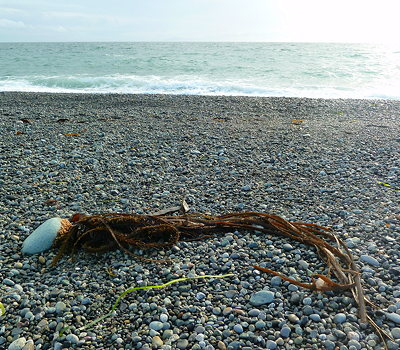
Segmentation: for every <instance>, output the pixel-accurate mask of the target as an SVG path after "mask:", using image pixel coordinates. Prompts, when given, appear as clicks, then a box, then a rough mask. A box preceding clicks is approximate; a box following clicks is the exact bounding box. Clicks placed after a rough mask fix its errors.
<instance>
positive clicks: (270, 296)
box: [250, 290, 275, 306]
mask: <svg viewBox="0 0 400 350" xmlns="http://www.w3.org/2000/svg"><path fill="white" fill-rule="evenodd" d="M274 295H275V294H274V293H273V292H270V291H267V290H261V291H259V292H256V293H254V294H253V295H252V296H251V297H250V304H252V305H254V306H260V305H264V304H269V303H272V301H273V300H274Z"/></svg>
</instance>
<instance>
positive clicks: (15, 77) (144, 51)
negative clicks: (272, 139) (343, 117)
mask: <svg viewBox="0 0 400 350" xmlns="http://www.w3.org/2000/svg"><path fill="white" fill-rule="evenodd" d="M0 91H39V92H79V93H145V94H148V93H157V94H195V95H238V96H239V95H240V96H291V97H323V98H387V99H400V46H397V47H396V46H387V45H386V46H385V45H376V44H347V43H346V44H341V43H217V42H213V43H190V42H175V43H174V42H163V43H161V42H160V43H157V42H132V43H129V42H105V43H95V42H91V43H0Z"/></svg>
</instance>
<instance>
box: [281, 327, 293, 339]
mask: <svg viewBox="0 0 400 350" xmlns="http://www.w3.org/2000/svg"><path fill="white" fill-rule="evenodd" d="M291 332H292V331H291V329H290V328H289V327H287V326H283V327H282V329H281V336H282V337H283V338H288V337H289V336H290V333H291Z"/></svg>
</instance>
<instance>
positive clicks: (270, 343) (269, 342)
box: [267, 339, 278, 349]
mask: <svg viewBox="0 0 400 350" xmlns="http://www.w3.org/2000/svg"><path fill="white" fill-rule="evenodd" d="M277 346H278V345H277V344H276V342H275V341H273V340H269V339H268V340H267V349H276V347H277Z"/></svg>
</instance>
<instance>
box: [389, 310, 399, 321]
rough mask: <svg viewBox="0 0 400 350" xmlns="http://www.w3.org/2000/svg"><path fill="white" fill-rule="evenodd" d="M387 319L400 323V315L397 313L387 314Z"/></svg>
mask: <svg viewBox="0 0 400 350" xmlns="http://www.w3.org/2000/svg"><path fill="white" fill-rule="evenodd" d="M386 317H387V318H388V320H390V321H392V322H394V323H400V315H399V314H396V313H395V312H387V313H386Z"/></svg>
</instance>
